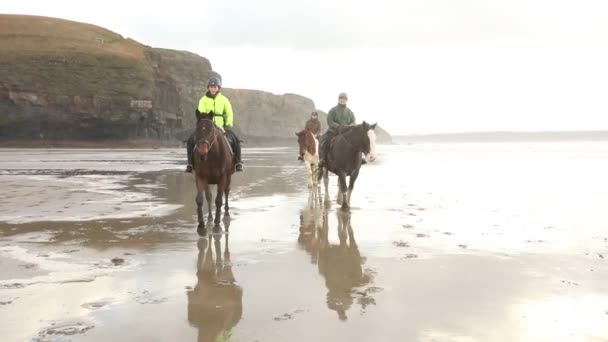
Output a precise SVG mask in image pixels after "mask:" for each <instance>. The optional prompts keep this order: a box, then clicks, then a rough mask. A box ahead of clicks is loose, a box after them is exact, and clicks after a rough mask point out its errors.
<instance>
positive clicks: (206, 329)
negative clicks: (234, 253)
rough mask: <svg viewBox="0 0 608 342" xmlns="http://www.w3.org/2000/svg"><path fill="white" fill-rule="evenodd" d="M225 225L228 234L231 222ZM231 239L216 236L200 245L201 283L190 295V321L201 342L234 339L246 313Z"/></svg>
mask: <svg viewBox="0 0 608 342" xmlns="http://www.w3.org/2000/svg"><path fill="white" fill-rule="evenodd" d="M224 223H225V225H226V227H225V228H226V231H228V230H229V225H230V219H229V218H224ZM222 237H224V238H225V246H224V255H223V256H222V246H221V242H222ZM228 239H229V235H228V234H225V235H223V234H214V235H209V236H208V237H207V236H205V237H201V238H200V239H199V240H198V242H197V247H198V259H197V263H196V268H197V272H196V276H197V283H196V285H195V286H194V288H193V289H192V290H189V291H188V292H187V295H188V321H189V322H190V324H191V325H193V326H195V327H197V328H198V341H199V342H215V341H228V340H230V338H231V336H232V329H233V328H234V327H235V326H236V325H237V323H238V322H239V321H240V320H241V316H242V314H243V290H242V288H241V287H240V286H238V285H237V283H236V279H235V277H234V274H233V272H232V263H231V260H230V249H229V243H228ZM214 249H215V255H214V251H213V250H214ZM214 259H215V260H214Z"/></svg>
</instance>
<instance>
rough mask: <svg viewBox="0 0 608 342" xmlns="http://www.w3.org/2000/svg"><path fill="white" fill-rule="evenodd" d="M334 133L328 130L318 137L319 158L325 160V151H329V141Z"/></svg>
mask: <svg viewBox="0 0 608 342" xmlns="http://www.w3.org/2000/svg"><path fill="white" fill-rule="evenodd" d="M335 135H336V133H335V132H334V131H331V130H328V131H327V132H325V134H323V135H322V136H321V139H319V159H321V160H325V158H326V157H327V152H329V142H330V141H331V139H332V138H333V137H334V136H335Z"/></svg>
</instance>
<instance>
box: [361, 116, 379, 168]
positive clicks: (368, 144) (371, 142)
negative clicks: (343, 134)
mask: <svg viewBox="0 0 608 342" xmlns="http://www.w3.org/2000/svg"><path fill="white" fill-rule="evenodd" d="M376 125H377V123H375V124H373V125H370V124H368V123H367V122H365V121H363V122H362V123H361V129H362V130H363V132H364V133H365V135H366V138H365V139H363V153H364V154H365V155H366V156H367V157H369V161H370V162H373V161H374V160H376V132H375V131H374V130H375V129H376Z"/></svg>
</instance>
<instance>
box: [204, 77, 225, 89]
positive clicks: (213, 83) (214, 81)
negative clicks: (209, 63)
mask: <svg viewBox="0 0 608 342" xmlns="http://www.w3.org/2000/svg"><path fill="white" fill-rule="evenodd" d="M211 86H218V87H220V88H221V87H222V81H220V79H219V78H217V77H211V78H210V79H209V82H207V87H211Z"/></svg>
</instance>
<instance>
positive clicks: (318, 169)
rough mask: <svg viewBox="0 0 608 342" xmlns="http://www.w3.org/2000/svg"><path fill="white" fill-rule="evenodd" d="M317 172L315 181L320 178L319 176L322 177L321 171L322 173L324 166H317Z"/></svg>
mask: <svg viewBox="0 0 608 342" xmlns="http://www.w3.org/2000/svg"><path fill="white" fill-rule="evenodd" d="M316 172H317V182H318V181H320V180H321V178H323V173H324V167H323V166H319V167H318V168H317V170H316Z"/></svg>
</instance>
